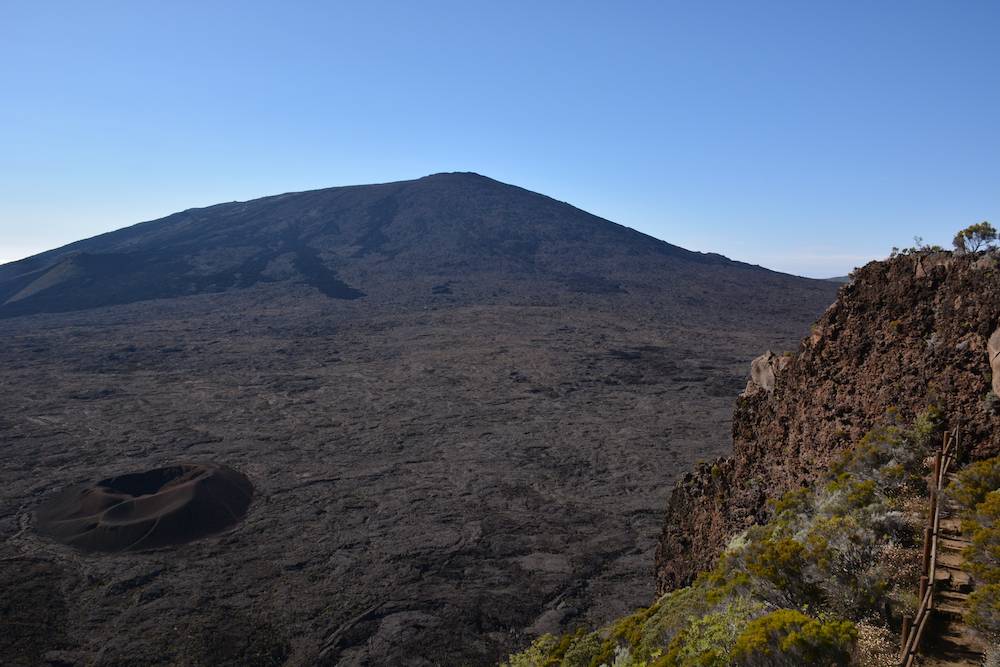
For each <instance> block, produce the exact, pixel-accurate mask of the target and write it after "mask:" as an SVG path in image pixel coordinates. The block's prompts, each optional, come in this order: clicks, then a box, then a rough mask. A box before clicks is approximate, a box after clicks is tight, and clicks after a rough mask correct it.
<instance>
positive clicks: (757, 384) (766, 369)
mask: <svg viewBox="0 0 1000 667" xmlns="http://www.w3.org/2000/svg"><path fill="white" fill-rule="evenodd" d="M790 360H791V356H789V355H780V356H779V355H777V354H775V353H774V352H771V350H768V351H767V352H765V353H764V354H762V355H760V356H759V357H757V358H756V359H754V360H753V361H751V362H750V380H749V381H747V388H746V389H745V390H744V391H743V396H753V395H754V394H757V393H759V392H761V391H763V392H766V393H768V394H770V393H772V392H773V391H774V382H775V379H776V377H777V375H778V373H780V372H781V371H783V370H784V369H785V367H786V366H788V362H789V361H790Z"/></svg>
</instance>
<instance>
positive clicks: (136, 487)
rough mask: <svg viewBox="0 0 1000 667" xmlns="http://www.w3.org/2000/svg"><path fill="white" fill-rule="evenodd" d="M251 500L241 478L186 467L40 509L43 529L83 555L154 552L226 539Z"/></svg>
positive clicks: (104, 483) (66, 496)
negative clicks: (221, 534)
mask: <svg viewBox="0 0 1000 667" xmlns="http://www.w3.org/2000/svg"><path fill="white" fill-rule="evenodd" d="M252 498H253V486H252V485H251V484H250V481H249V480H248V479H247V478H246V477H244V476H243V475H242V474H240V473H239V472H237V471H235V470H233V469H231V468H227V467H225V466H222V465H218V464H214V463H201V464H198V463H183V464H180V465H175V466H169V467H165V468H156V469H154V470H149V471H147V472H140V473H131V474H127V475H118V476H117V477H111V478H109V479H104V480H101V481H100V482H97V483H96V484H94V485H92V486H77V487H70V488H67V489H63V490H62V491H61V492H59V493H57V494H56V495H55V496H54V497H53V498H51V499H49V501H48V502H46V503H45V504H44V505H42V507H40V508H39V509H38V511H37V513H36V517H37V529H38V531H39V532H41V533H42V534H44V535H48V536H49V537H52V538H54V539H56V540H58V541H60V542H62V543H64V544H68V545H70V546H73V547H76V548H78V549H81V550H83V551H110V552H117V551H141V550H146V549H156V548H159V547H165V546H170V545H174V544H183V543H185V542H190V541H192V540H196V539H198V538H201V537H205V536H208V535H213V534H215V533H219V532H222V531H223V530H225V529H227V528H229V527H231V526H233V525H235V524H236V523H238V522H239V521H240V520H241V519H242V518H243V516H244V515H245V514H246V511H247V508H248V507H249V506H250V501H251V500H252Z"/></svg>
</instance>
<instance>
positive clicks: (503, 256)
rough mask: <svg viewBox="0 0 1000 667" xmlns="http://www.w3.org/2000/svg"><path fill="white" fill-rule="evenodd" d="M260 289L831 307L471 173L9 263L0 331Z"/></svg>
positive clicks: (243, 210)
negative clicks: (655, 297) (47, 319)
mask: <svg viewBox="0 0 1000 667" xmlns="http://www.w3.org/2000/svg"><path fill="white" fill-rule="evenodd" d="M272 284H285V285H289V286H291V285H307V286H309V287H311V288H313V289H314V290H315V291H316V292H317V293H319V294H322V295H324V296H325V297H327V298H330V299H335V300H356V299H365V298H369V299H375V300H381V299H385V298H394V299H399V298H408V299H411V300H412V299H418V300H424V299H427V298H429V297H430V296H432V295H437V296H441V295H442V294H445V293H446V292H444V290H443V289H442V288H441V286H442V285H449V286H450V287H449V291H448V292H447V293H449V294H452V295H454V298H457V299H464V300H470V299H471V300H482V299H488V298H491V297H490V296H489V295H492V294H493V293H494V292H495V291H496V289H504V290H506V291H507V292H508V293H512V294H520V295H523V296H529V295H532V296H535V297H539V298H542V297H545V298H553V297H554V296H555V295H558V294H559V293H567V292H569V293H573V292H576V293H579V292H584V293H602V294H616V293H624V292H628V291H635V290H638V291H640V292H642V291H655V292H660V293H661V294H660V297H663V295H664V294H670V295H672V296H671V299H672V300H673V302H674V306H675V307H677V308H680V309H690V308H691V307H696V308H700V307H705V308H708V309H709V311H712V310H718V309H720V308H722V309H725V308H727V307H728V304H729V303H730V302H731V300H732V299H733V298H736V299H738V300H739V302H741V303H743V304H746V303H747V301H748V300H750V301H751V302H752V303H754V304H758V305H761V306H763V308H764V310H770V309H773V307H775V306H777V307H779V308H780V307H782V306H781V305H780V304H774V303H771V301H773V299H775V298H778V300H779V301H780V302H782V303H785V302H786V301H788V300H789V299H791V300H798V297H796V296H795V294H794V290H799V289H800V290H805V292H807V293H809V294H811V295H812V296H811V297H808V298H810V299H812V298H816V299H820V300H823V301H827V300H829V299H831V298H832V292H831V291H830V290H829V289H828V288H827V287H826V284H827V283H826V282H825V281H813V280H807V279H802V278H797V277H793V276H788V275H784V274H779V273H776V272H773V271H768V270H766V269H762V268H759V267H753V266H750V265H747V264H743V263H739V262H733V261H731V260H728V259H726V258H725V257H723V256H722V255H718V254H713V253H697V252H692V251H689V250H685V249H683V248H680V247H678V246H675V245H671V244H669V243H666V242H664V241H660V240H658V239H655V238H653V237H651V236H647V235H645V234H642V233H640V232H637V231H635V230H633V229H629V228H627V227H623V226H621V225H618V224H615V223H613V222H609V221H607V220H604V219H602V218H598V217H597V216H594V215H591V214H589V213H587V212H585V211H582V210H580V209H577V208H575V207H573V206H571V205H569V204H566V203H564V202H560V201H556V200H555V199H552V198H550V197H546V196H544V195H540V194H537V193H533V192H530V191H528V190H525V189H523V188H519V187H516V186H512V185H506V184H504V183H500V182H498V181H495V180H493V179H490V178H487V177H485V176H481V175H479V174H474V173H442V174H434V175H432V176H427V177H424V178H420V179H417V180H413V181H400V182H394V183H383V184H378V185H360V186H348V187H336V188H327V189H322V190H311V191H306V192H295V193H286V194H281V195H274V196H270V197H263V198H260V199H255V200H252V201H247V202H230V203H225V204H216V205H214V206H208V207H205V208H195V209H188V210H186V211H182V212H179V213H175V214H173V215H169V216H167V217H165V218H161V219H159V220H153V221H150V222H144V223H141V224H137V225H134V226H131V227H126V228H124V229H120V230H117V231H114V232H110V233H107V234H102V235H100V236H95V237H93V238H90V239H85V240H82V241H78V242H76V243H71V244H69V245H67V246H64V247H62V248H57V249H54V250H50V251H48V252H44V253H41V254H39V255H35V256H34V257H29V258H27V259H23V260H21V261H17V262H12V263H10V264H6V265H3V266H0V317H12V316H18V315H27V314H32V313H42V312H62V311H69V310H79V309H86V308H94V307H101V306H109V305H115V304H126V303H133V302H138V301H146V300H151V299H173V298H182V297H189V296H193V295H199V294H210V293H220V292H228V291H233V290H242V289H249V288H254V287H257V286H264V285H272ZM778 287H780V288H781V290H782V292H783V294H780V295H779V294H776V293H771V288H778ZM435 288H437V291H436V292H435V291H434V290H435ZM789 289H792V290H793V292H792V293H789V292H788V290H789ZM751 309H754V306H751Z"/></svg>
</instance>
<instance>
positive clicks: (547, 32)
mask: <svg viewBox="0 0 1000 667" xmlns="http://www.w3.org/2000/svg"><path fill="white" fill-rule="evenodd" d="M998 35H1000V2H997V1H996V0H979V1H975V0H952V1H947V0H939V1H937V2H926V1H920V0H898V1H891V0H885V1H880V2H862V1H861V0H858V1H856V2H852V1H848V0H838V1H836V2H834V1H821V0H816V1H810V2H802V1H799V0H788V1H786V2H767V1H748V0H739V1H733V2H714V1H712V0H697V1H695V0H690V1H688V2H683V3H680V2H667V1H665V0H660V1H659V2H627V1H622V2H609V1H607V0H605V1H603V2H585V1H574V2H570V1H568V0H567V1H565V2H551V1H546V0H532V1H530V2H518V1H515V0H506V1H504V2H477V1H474V0H462V1H456V2H438V1H433V0H426V1H420V0H409V1H406V2H381V1H376V0H365V1H363V2H360V1H358V2H333V1H329V2H315V3H309V2H271V3H263V2H249V1H245V2H229V3H226V2H210V1H199V2H183V1H180V0H170V1H163V2H153V1H148V2H140V1H135V2H125V1H121V2H102V1H100V0H88V1H87V2H78V1H73V2H58V1H55V0H47V1H46V2H38V1H36V0H27V1H21V0H0V102H2V103H0V262H2V261H9V260H13V259H17V258H19V257H22V256H26V255H30V254H33V253H35V252H39V251H41V250H44V249H48V248H50V247H55V246H58V245H62V244H64V243H67V242H70V241H73V240H76V239H79V238H83V237H87V236H92V235H94V234H96V233H100V232H103V231H107V230H110V229H115V228H118V227H122V226H125V225H128V224H132V223H135V222H140V221H143V220H149V219H153V218H157V217H161V216H163V215H166V214H169V213H171V212H174V211H177V210H181V209H185V208H190V207H193V206H203V205H208V204H213V203H217V202H220V201H232V200H239V199H250V198H254V197H258V196H262V195H267V194H275V193H279V192H285V191H291V190H304V189H310V188H318V187H327V186H333V185H350V184H358V183H370V182H380V181H392V180H401V179H408V178H416V177H419V176H423V175H426V174H429V173H434V172H439V171H476V172H479V173H482V174H485V175H487V176H491V177H493V178H496V179H498V180H501V181H505V182H509V183H514V184H517V185H521V186H523V187H526V188H529V189H531V190H536V191H539V192H542V193H545V194H548V195H551V196H553V197H556V198H558V199H562V200H566V201H569V202H570V203H572V204H574V205H576V206H579V207H581V208H584V209H586V210H589V211H591V212H593V213H596V214H598V215H601V216H603V217H606V218H609V219H611V220H614V221H616V222H619V223H622V224H625V225H628V226H630V227H634V228H636V229H639V230H641V231H644V232H646V233H649V234H652V235H654V236H657V237H659V238H662V239H665V240H667V241H670V242H671V243H676V244H678V245H682V246H685V247H688V248H691V249H694V250H704V251H716V252H721V253H723V254H726V255H728V256H730V257H732V258H735V259H740V260H744V261H749V262H752V263H757V264H762V265H765V266H768V267H771V268H776V269H779V270H783V271H789V272H793V273H799V274H803V275H811V276H832V275H841V274H844V273H846V272H847V271H848V270H850V269H851V268H852V267H853V266H855V265H856V264H860V263H863V262H864V261H866V260H868V259H872V258H880V257H884V256H885V255H886V254H887V253H888V251H889V249H890V248H891V246H893V245H908V244H910V243H912V237H913V236H914V235H921V236H923V237H924V238H925V239H926V240H927V241H930V242H936V243H942V244H946V243H948V242H949V240H950V238H951V236H952V234H953V232H954V231H955V230H956V229H958V228H959V227H964V226H966V225H968V224H971V223H974V222H978V221H980V220H984V219H986V220H991V221H993V222H994V223H1000V39H998Z"/></svg>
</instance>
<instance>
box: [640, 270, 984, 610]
mask: <svg viewBox="0 0 1000 667" xmlns="http://www.w3.org/2000/svg"><path fill="white" fill-rule="evenodd" d="M998 325H1000V261H998V258H997V256H996V255H995V254H994V255H985V254H978V255H964V256H958V255H954V254H952V253H945V252H938V253H928V252H915V253H910V254H904V255H902V256H898V257H895V258H892V259H890V260H887V261H884V262H872V263H870V264H868V265H867V266H865V267H863V268H861V269H858V270H857V271H856V272H855V275H854V280H853V282H851V283H850V284H847V285H845V286H844V287H842V288H841V290H840V293H839V296H838V299H837V301H836V302H835V303H834V304H833V305H832V306H830V308H829V309H828V310H827V311H826V312H825V313H824V314H823V315H822V317H821V318H820V319H819V321H818V322H817V323H816V324H815V325H814V326H813V328H812V332H811V335H810V336H809V337H807V338H805V339H804V340H803V341H802V342H801V344H800V345H799V348H798V350H797V351H796V352H795V353H791V354H784V355H775V354H772V353H769V354H767V355H764V356H763V357H761V358H759V359H757V360H755V362H754V364H753V368H752V378H751V380H750V382H749V383H748V386H747V391H746V392H744V393H743V395H741V397H740V398H739V399H738V402H737V405H736V410H735V413H734V416H733V453H732V455H731V456H729V457H728V458H721V459H718V460H716V461H714V462H712V463H706V464H702V465H701V466H700V467H699V468H698V469H697V470H696V471H695V472H693V473H690V474H688V475H687V476H685V477H684V478H683V480H682V481H681V482H679V483H678V484H677V486H676V487H675V488H674V490H673V492H672V494H671V497H670V500H669V501H668V505H667V511H666V517H665V521H664V528H663V533H662V536H661V538H660V543H659V546H658V548H657V556H656V580H657V591H658V593H664V592H666V591H669V590H672V589H674V588H676V587H678V586H681V585H684V584H686V583H687V582H689V581H690V580H691V579H692V577H693V576H694V575H695V574H697V573H698V572H699V571H701V570H703V569H705V568H708V567H709V566H710V565H711V564H712V562H713V561H714V559H715V558H716V557H717V555H718V553H719V551H720V548H721V547H722V546H723V545H724V544H725V543H726V541H727V540H728V539H730V537H731V536H733V535H734V534H735V533H737V532H739V531H741V530H742V529H743V528H745V527H747V526H748V525H751V524H754V523H758V522H761V521H763V520H764V519H766V518H767V512H768V510H767V500H768V499H770V498H775V497H777V496H779V495H781V494H782V493H784V492H785V491H787V490H789V489H792V488H795V487H798V486H802V485H806V484H809V483H810V482H812V481H813V480H815V479H816V478H817V477H818V476H819V475H820V474H822V473H823V471H824V470H825V469H826V467H827V466H828V464H829V463H830V461H831V460H832V459H833V457H834V456H836V455H837V454H838V453H839V452H841V451H842V450H844V449H846V448H847V447H849V446H850V445H851V443H854V442H857V440H858V439H859V438H860V437H861V436H862V434H863V433H864V432H865V431H867V430H868V429H869V428H871V427H872V426H873V425H876V424H877V423H879V422H880V420H882V419H883V418H885V416H886V412H887V409H889V410H896V411H899V412H900V413H901V414H902V416H903V417H907V418H908V417H911V416H912V415H914V414H916V413H917V412H919V411H920V410H922V409H923V408H925V407H926V406H927V405H929V404H932V403H933V404H936V405H938V406H940V408H941V409H942V410H943V412H944V413H945V415H946V417H947V418H948V419H949V420H950V421H952V422H953V423H954V421H955V420H961V426H962V433H963V437H964V438H965V440H964V442H965V445H964V447H963V449H964V452H963V455H964V456H966V457H968V458H973V459H978V458H984V457H989V456H995V455H997V454H998V453H1000V431H998V429H997V428H996V427H997V426H998V425H1000V410H998V408H997V404H998V401H997V398H996V385H997V379H996V378H998V377H1000V354H998V353H1000V326H998ZM991 366H992V369H991ZM991 384H992V385H993V389H992V390H991Z"/></svg>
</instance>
